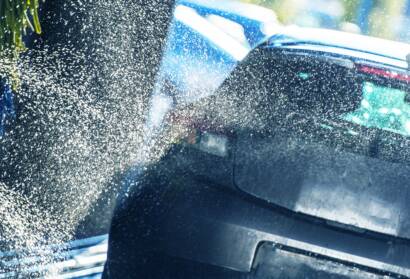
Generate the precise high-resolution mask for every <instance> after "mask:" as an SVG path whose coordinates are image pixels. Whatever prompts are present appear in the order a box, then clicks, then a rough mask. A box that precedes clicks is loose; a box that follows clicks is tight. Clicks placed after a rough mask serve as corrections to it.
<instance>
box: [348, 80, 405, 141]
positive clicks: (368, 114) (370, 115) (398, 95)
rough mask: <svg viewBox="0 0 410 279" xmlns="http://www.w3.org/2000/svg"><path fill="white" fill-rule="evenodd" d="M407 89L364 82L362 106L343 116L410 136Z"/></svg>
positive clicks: (358, 122)
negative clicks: (406, 99)
mask: <svg viewBox="0 0 410 279" xmlns="http://www.w3.org/2000/svg"><path fill="white" fill-rule="evenodd" d="M406 94H408V93H407V92H406V91H404V90H402V89H396V88H392V87H388V86H382V85H378V84H375V83H373V82H370V81H366V82H364V84H363V90H362V101H361V105H360V108H358V109H357V110H355V111H353V112H351V113H347V114H345V115H343V116H342V118H343V119H345V120H347V121H350V122H352V123H355V124H358V125H362V126H365V127H369V128H378V129H383V130H387V131H391V132H394V133H398V134H401V135H405V136H410V104H409V103H407V102H406V101H405V98H406Z"/></svg>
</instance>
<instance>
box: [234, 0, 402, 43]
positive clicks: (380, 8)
mask: <svg viewBox="0 0 410 279" xmlns="http://www.w3.org/2000/svg"><path fill="white" fill-rule="evenodd" d="M241 1H242V2H247V3H253V4H258V5H261V6H265V7H267V8H270V9H272V10H274V11H275V13H276V14H277V17H278V20H279V21H280V22H282V23H283V24H286V25H292V24H295V25H299V26H304V27H321V28H330V29H338V30H344V31H349V32H355V33H361V34H366V35H371V36H376V37H381V38H385V39H391V40H398V41H404V42H410V28H409V26H410V0H241Z"/></svg>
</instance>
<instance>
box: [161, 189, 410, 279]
mask: <svg viewBox="0 0 410 279" xmlns="http://www.w3.org/2000/svg"><path fill="white" fill-rule="evenodd" d="M162 217H163V218H161V219H162V220H164V221H163V222H161V224H158V228H157V229H156V232H157V234H156V236H155V237H156V243H157V245H158V247H159V249H160V251H161V252H163V253H164V254H166V255H168V256H171V257H176V258H182V259H186V260H189V261H194V262H200V263H204V264H208V265H213V266H218V267H221V268H227V269H231V270H235V271H239V272H241V273H252V272H254V271H255V269H258V268H261V267H262V266H264V267H265V269H266V267H267V266H271V268H272V267H274V266H275V265H276V266H280V262H287V263H288V264H287V265H288V266H289V270H294V269H295V268H297V269H299V270H305V272H306V273H309V272H313V273H312V274H316V275H314V276H313V277H315V278H333V277H329V276H330V275H332V276H333V275H335V276H336V275H340V276H342V275H341V274H345V275H344V276H347V278H379V277H383V276H385V277H383V278H389V277H392V278H396V277H400V278H410V242H409V241H407V240H403V239H397V238H393V237H389V236H385V235H376V234H371V233H367V232H358V231H352V230H349V229H347V228H343V227H340V226H335V224H329V223H326V222H324V221H321V220H315V219H308V218H305V217H301V216H300V215H298V214H294V213H291V212H288V211H286V210H282V209H280V208H274V207H272V206H270V205H268V204H265V203H261V202H260V201H258V200H255V199H253V198H249V197H247V196H242V195H240V194H236V193H235V192H232V193H227V192H225V191H221V190H219V189H217V188H213V187H209V186H205V185H203V186H200V185H196V186H193V187H185V189H184V190H183V191H181V192H180V193H178V195H177V196H176V198H174V199H173V201H172V206H170V207H169V209H168V210H167V211H166V213H165V215H164V216H162ZM267 251H268V252H267ZM269 255H270V256H269ZM280 259H282V260H280ZM290 263H292V264H290ZM268 269H269V268H268ZM282 269H283V268H282ZM309 270H310V271H309ZM323 272H324V273H323ZM318 274H326V275H323V276H319V275H318ZM298 276H299V277H298ZM269 278H280V277H269ZM289 278H300V274H299V275H295V277H289ZM335 278H339V277H335Z"/></svg>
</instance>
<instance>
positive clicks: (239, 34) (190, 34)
mask: <svg viewBox="0 0 410 279" xmlns="http://www.w3.org/2000/svg"><path fill="white" fill-rule="evenodd" d="M279 26H280V25H279V23H278V21H277V18H276V14H275V13H274V12H273V11H272V10H269V9H267V8H263V7H260V6H257V5H253V4H246V3H238V2H236V1H227V0H223V1H221V0H211V1H209V0H206V1H204V0H182V1H178V2H177V5H176V7H175V11H174V20H173V22H172V24H171V27H170V31H169V34H168V39H167V47H166V49H165V51H164V57H163V60H162V66H161V68H160V71H159V77H158V83H157V87H156V92H157V94H162V95H166V96H170V97H172V98H173V99H174V101H175V102H178V101H179V102H192V101H194V100H195V99H197V98H199V97H203V96H205V95H209V94H211V93H212V92H214V91H215V90H216V88H218V86H219V85H220V84H221V83H222V82H223V80H224V79H225V78H226V77H227V75H228V74H229V73H230V71H232V69H233V68H234V67H235V66H236V64H237V62H238V61H240V60H242V59H243V58H244V57H245V56H246V55H247V54H248V53H249V51H250V49H251V48H253V47H255V46H256V45H257V43H258V42H260V41H261V40H263V39H264V38H266V37H267V36H269V35H271V34H273V32H275V31H276V29H277V28H278V27H279Z"/></svg>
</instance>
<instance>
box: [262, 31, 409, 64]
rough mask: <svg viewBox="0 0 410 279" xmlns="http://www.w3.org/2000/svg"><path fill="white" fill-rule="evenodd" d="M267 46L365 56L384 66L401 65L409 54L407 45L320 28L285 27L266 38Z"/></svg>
mask: <svg viewBox="0 0 410 279" xmlns="http://www.w3.org/2000/svg"><path fill="white" fill-rule="evenodd" d="M267 45H268V46H294V47H295V48H298V47H301V48H311V49H315V50H323V51H331V52H344V53H346V52H349V53H350V55H353V56H363V55H364V54H366V55H367V56H368V57H372V59H371V60H374V61H376V62H380V63H386V60H387V59H388V60H399V61H396V62H402V63H399V64H402V65H404V64H405V63H406V56H407V55H409V54H410V44H406V43H401V42H395V41H389V40H385V39H379V38H375V37H370V36H364V35H358V34H352V33H347V32H341V31H334V30H328V29H320V28H304V27H285V28H283V29H282V30H281V31H280V32H279V33H277V34H275V35H273V36H272V37H270V38H269V40H268V42H267ZM341 54H343V53H341ZM359 58H363V57H359ZM386 58H387V59H386ZM403 62H404V63H403ZM394 64H397V63H394ZM406 64H407V63H406ZM402 67H403V66H402ZM404 67H405V68H407V67H408V66H404Z"/></svg>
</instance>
